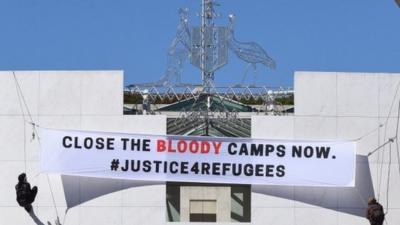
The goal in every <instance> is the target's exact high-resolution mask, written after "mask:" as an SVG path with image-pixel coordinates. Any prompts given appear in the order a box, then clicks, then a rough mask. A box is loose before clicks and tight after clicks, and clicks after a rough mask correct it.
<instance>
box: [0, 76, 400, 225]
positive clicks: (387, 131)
mask: <svg viewBox="0 0 400 225" xmlns="http://www.w3.org/2000/svg"><path fill="white" fill-rule="evenodd" d="M14 74H15V76H14ZM14 74H13V72H10V71H8V72H1V73H0V125H1V126H0V151H1V157H0V174H1V176H0V177H1V178H2V179H1V182H0V193H1V195H0V224H11V225H13V224H16V225H17V224H18V225H20V224H27V225H28V224H47V222H48V221H49V222H50V223H51V224H54V220H55V219H56V218H57V215H58V216H59V219H60V222H61V223H62V224H63V225H68V224H71V225H72V224H74V225H88V224H96V225H101V224H107V225H109V224H116V225H117V224H123V225H131V224H167V223H171V222H167V221H168V219H167V217H168V215H167V206H166V204H167V203H166V202H167V201H166V199H167V198H168V196H167V190H166V189H167V188H166V185H165V183H164V182H143V181H126V180H114V179H99V178H87V177H73V176H64V175H57V174H50V175H46V174H41V173H39V156H40V144H39V141H38V137H36V136H34V135H32V133H33V130H34V128H33V126H32V125H31V124H29V123H28V122H29V121H30V117H31V118H32V120H33V121H34V122H35V123H36V124H38V125H39V126H41V127H47V128H57V129H78V130H95V131H96V130H97V131H110V132H129V133H143V134H145V133H151V134H166V121H167V117H166V116H165V115H146V116H143V115H123V73H122V71H16V72H15V73H14ZM399 75H400V74H378V73H376V74H371V73H369V74H367V73H334V72H332V73H325V72H296V73H295V81H294V84H295V88H294V91H295V114H294V115H293V116H256V115H254V116H252V117H251V136H252V137H254V138H266V139H307V140H338V139H339V140H353V141H356V142H357V162H356V163H357V170H356V186H355V187H354V188H326V187H312V188H310V187H292V186H256V185H253V186H251V196H250V198H251V205H250V215H249V216H250V222H248V223H250V224H274V225H293V224H295V225H303V224H304V225H305V224H311V223H313V224H323V225H325V224H326V225H345V224H346V225H347V224H368V221H367V220H366V219H365V218H364V216H365V207H366V201H367V199H368V197H370V196H376V197H377V198H379V200H380V201H381V202H382V204H383V205H384V206H385V208H386V205H387V206H388V214H387V215H386V218H387V222H388V224H397V223H398V222H399V221H400V203H399V202H400V201H399V200H400V194H399V193H398V191H397V190H398V189H399V188H400V177H399V175H400V170H399V168H400V167H399V157H398V156H399V149H398V147H397V146H398V145H397V139H398V137H396V126H397V125H398V107H399V100H400V93H398V92H400V91H399V86H400V76H399ZM25 103H26V104H25ZM26 106H27V107H26ZM27 109H29V112H28V110H27ZM29 115H30V116H29ZM26 121H28V122H26ZM39 135H40V134H39ZM393 137H396V138H395V139H396V140H394V142H390V143H387V142H388V140H389V138H393ZM39 138H40V137H39ZM385 143H387V144H385ZM384 144H385V145H384ZM382 145H384V146H383V147H380V146H382ZM376 149H378V150H377V151H375V152H374V153H373V154H371V155H370V156H368V153H370V152H373V151H374V150H376ZM316 169H318V168H316ZM24 171H26V173H27V174H28V180H29V181H30V182H31V184H32V185H37V186H38V188H39V194H38V196H37V200H36V201H35V203H34V204H33V206H34V212H35V213H34V214H33V215H29V214H27V213H26V212H25V211H24V210H23V208H21V207H19V206H18V204H17V202H16V201H15V190H14V185H15V184H16V183H17V176H18V174H19V173H21V172H24ZM334 172H335V171H332V173H334ZM327 176H329V174H327ZM228 189H230V188H228V187H215V188H213V189H212V190H211V189H210V188H208V189H204V190H202V189H201V188H199V187H196V186H193V187H192V186H186V187H184V188H182V189H181V196H180V198H181V199H186V200H187V201H186V200H185V201H182V202H181V208H180V218H181V221H188V220H187V218H188V216H189V215H188V214H190V212H191V210H193V212H194V213H196V212H198V211H199V210H200V209H202V208H204V205H207V207H205V208H206V209H207V210H210V211H207V212H209V213H213V212H215V213H216V217H217V223H218V224H228V223H231V222H232V221H229V212H231V211H232V206H231V205H232V202H230V201H229V197H230V195H227V191H228ZM202 191H203V192H204V193H206V197H207V199H205V200H207V201H203V202H200V201H198V200H199V199H194V200H197V201H192V202H191V201H190V200H191V199H190V198H194V197H193V193H199V194H198V195H201V194H200V193H201V192H202ZM207 192H208V193H207ZM190 196H192V197H190ZM212 196H214V198H213V197H212ZM224 196H225V197H224ZM196 198H197V197H196ZM198 198H202V197H198ZM218 199H220V200H218ZM226 215H228V217H226ZM185 218H186V219H185ZM218 218H221V219H220V220H218ZM218 221H224V222H218ZM174 223H179V224H189V223H190V222H174ZM235 223H236V222H235Z"/></svg>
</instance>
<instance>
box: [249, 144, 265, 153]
mask: <svg viewBox="0 0 400 225" xmlns="http://www.w3.org/2000/svg"><path fill="white" fill-rule="evenodd" d="M250 155H255V156H263V145H258V144H251V146H250Z"/></svg>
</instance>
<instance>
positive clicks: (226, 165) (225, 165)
mask: <svg viewBox="0 0 400 225" xmlns="http://www.w3.org/2000/svg"><path fill="white" fill-rule="evenodd" d="M230 169H231V164H230V163H222V175H225V174H226V172H228V171H229V170H230Z"/></svg>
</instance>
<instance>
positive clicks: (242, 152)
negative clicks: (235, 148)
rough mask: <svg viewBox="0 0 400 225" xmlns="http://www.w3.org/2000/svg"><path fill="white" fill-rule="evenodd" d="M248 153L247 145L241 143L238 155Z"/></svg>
mask: <svg viewBox="0 0 400 225" xmlns="http://www.w3.org/2000/svg"><path fill="white" fill-rule="evenodd" d="M248 154H249V151H248V150H247V145H246V144H241V146H240V151H239V155H248Z"/></svg>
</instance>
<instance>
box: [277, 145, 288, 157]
mask: <svg viewBox="0 0 400 225" xmlns="http://www.w3.org/2000/svg"><path fill="white" fill-rule="evenodd" d="M276 150H277V153H276V155H277V156H278V157H284V156H285V153H286V152H285V146H284V145H278V147H277V148H276Z"/></svg>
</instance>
